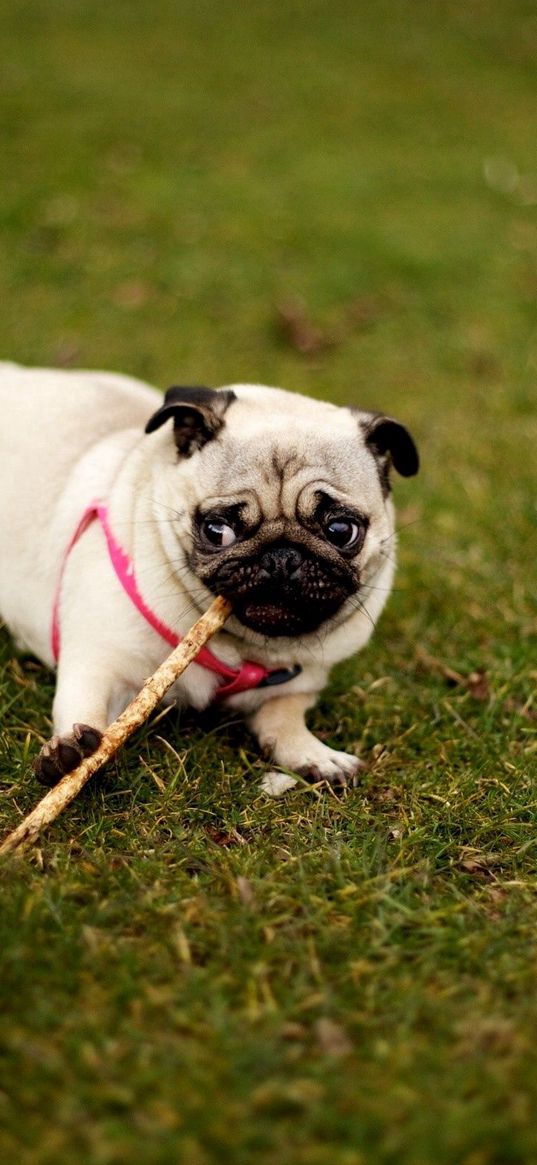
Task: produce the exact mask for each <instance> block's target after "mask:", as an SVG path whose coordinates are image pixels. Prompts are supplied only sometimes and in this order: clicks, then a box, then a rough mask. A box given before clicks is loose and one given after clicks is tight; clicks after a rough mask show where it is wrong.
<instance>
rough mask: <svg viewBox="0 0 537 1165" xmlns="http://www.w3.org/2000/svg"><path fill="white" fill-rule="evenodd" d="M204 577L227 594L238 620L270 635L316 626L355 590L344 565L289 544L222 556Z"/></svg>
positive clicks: (292, 633)
mask: <svg viewBox="0 0 537 1165" xmlns="http://www.w3.org/2000/svg"><path fill="white" fill-rule="evenodd" d="M204 581H205V583H206V585H207V586H208V587H209V588H210V589H211V590H212V591H214V592H215V593H217V594H220V595H223V596H224V598H226V599H229V601H230V602H231V604H232V606H233V612H234V614H235V616H236V618H238V619H239V620H240V622H241V623H244V625H245V626H246V627H249V628H251V629H252V630H253V631H257V632H259V633H260V634H262V635H268V636H271V637H276V636H287V635H289V636H295V635H303V634H305V633H306V632H308V631H315V630H317V628H318V627H320V626H321V625H322V624H323V623H324V622H325V621H326V620H327V619H329V618H331V617H332V616H334V615H335V614H336V613H337V612H338V611H339V609H340V607H341V606H342V604H343V603H344V602H345V600H346V599H347V598H348V597H349V595H351V594H353V593H354V592H355V591H356V589H357V588H356V580H355V578H354V576H353V574H352V573H351V570H350V568H349V567H347V566H346V564H342V566H341V567H339V565H337V564H335V563H333V562H327V561H325V560H324V559H320V558H316V559H314V558H313V557H311V556H310V555H309V554H308V553H307V551H305V550H304V548H303V547H302V546H297V545H293V544H290V543H288V544H287V543H283V544H273V545H271V546H268V547H266V548H265V550H264V551H263V552H262V553H261V554H259V555H258V556H256V557H255V558H251V559H247V558H239V557H238V556H237V557H232V556H231V557H228V558H227V559H226V561H225V562H221V563H220V564H219V565H218V566H217V567H216V568H215V569H214V570H213V571H211V573H210V574H209V575H207V576H206V577H205V579H204Z"/></svg>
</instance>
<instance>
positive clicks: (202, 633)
mask: <svg viewBox="0 0 537 1165" xmlns="http://www.w3.org/2000/svg"><path fill="white" fill-rule="evenodd" d="M230 614H231V604H230V603H228V602H227V600H226V599H222V598H221V597H220V596H219V597H218V598H216V599H215V600H214V602H213V603H211V606H210V607H209V610H208V611H206V612H205V614H204V615H202V616H201V619H198V621H197V623H195V624H194V626H193V627H192V628H191V630H190V631H189V632H188V634H187V635H185V637H184V639H182V640H181V642H180V644H179V645H178V647H175V648H174V650H173V651H172V652H171V654H170V655H169V656H168V657H167V659H165V660H164V663H162V664H161V665H160V667H159V668H157V670H156V672H154V673H153V675H152V676H149V679H147V680H146V681H145V684H144V686H143V688H142V690H141V691H140V692H139V693H138V695H137V696H136V697H135V699H134V700H132V701H131V703H130V704H129V705H128V707H127V708H125V711H124V712H122V713H121V716H118V718H117V720H114V722H113V724H110V726H109V727H108V728H107V729H106V732H105V733H104V735H103V738H102V740H101V743H100V744H99V747H98V748H97V749H96V750H95V752H93V753H92V754H91V756H88V757H86V758H85V759H84V760H83V761H82V762H81V763H80V764H79V765H78V767H77V768H76V769H73V771H72V772H71V773H67V775H66V776H65V777H62V779H61V781H59V782H58V784H57V785H55V786H54V788H53V789H51V790H50V792H49V793H47V795H46V797H43V799H42V801H40V802H39V804H38V805H36V807H35V809H33V810H32V812H31V813H29V814H28V816H27V817H25V818H24V821H21V823H20V825H18V826H17V828H16V829H14V830H13V832H12V833H10V834H9V835H8V837H6V839H5V841H4V842H3V843H2V845H1V846H0V855H2V854H9V853H13V852H15V851H16V850H18V849H21V848H23V847H25V846H29V845H31V844H32V842H34V841H35V839H36V837H37V835H38V834H39V833H40V831H41V830H42V829H45V828H46V826H47V825H50V823H51V822H52V821H54V820H55V818H56V817H58V816H59V814H60V813H61V812H62V810H63V809H65V808H66V806H67V805H69V804H70V803H71V801H74V799H75V797H76V796H77V794H78V793H79V792H80V790H81V789H82V788H83V786H84V785H85V784H86V782H87V781H89V779H90V777H91V776H93V773H95V772H96V771H97V769H100V768H101V767H102V765H104V764H105V763H106V761H108V760H110V757H112V756H113V755H114V753H115V752H117V750H118V748H120V747H121V745H122V744H124V743H125V741H126V740H128V738H129V736H130V735H131V733H133V732H134V731H135V729H136V728H139V727H140V725H141V724H143V723H144V722H145V721H146V720H147V718H148V716H149V715H150V713H151V712H152V711H153V709H154V708H156V706H157V704H159V703H160V701H161V700H162V697H163V696H164V695H165V694H166V692H167V691H168V688H171V686H172V684H173V683H175V680H176V679H177V678H178V676H180V675H181V672H184V670H185V668H187V667H188V665H189V663H192V660H194V659H195V658H196V656H197V654H198V652H199V650H200V648H202V647H203V645H204V644H205V643H207V640H208V639H210V638H211V636H212V635H214V634H215V633H216V632H217V631H219V630H220V628H221V627H223V625H224V623H225V621H226V619H227V618H228V616H229V615H230Z"/></svg>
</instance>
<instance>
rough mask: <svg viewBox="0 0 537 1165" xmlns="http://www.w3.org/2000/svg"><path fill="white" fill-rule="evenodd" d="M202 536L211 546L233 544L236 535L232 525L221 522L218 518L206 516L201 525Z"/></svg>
mask: <svg viewBox="0 0 537 1165" xmlns="http://www.w3.org/2000/svg"><path fill="white" fill-rule="evenodd" d="M201 529H202V533H203V536H204V538H206V539H207V542H210V543H211V546H222V547H223V548H225V547H226V546H233V543H234V542H236V541H237V535H236V533H235V531H234V529H233V527H232V526H229V525H228V523H227V522H222V521H221V520H220V519H219V518H206V519H205V521H204V522H203V525H202V527H201Z"/></svg>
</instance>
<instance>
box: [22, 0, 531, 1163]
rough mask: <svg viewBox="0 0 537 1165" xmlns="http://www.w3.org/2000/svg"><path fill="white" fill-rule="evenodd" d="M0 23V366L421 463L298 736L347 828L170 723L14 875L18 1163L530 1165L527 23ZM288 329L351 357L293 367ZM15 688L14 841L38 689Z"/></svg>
mask: <svg viewBox="0 0 537 1165" xmlns="http://www.w3.org/2000/svg"><path fill="white" fill-rule="evenodd" d="M2 20H3V30H2V77H1V82H0V84H1V86H2V96H1V101H0V122H1V127H0V133H1V140H2V165H1V168H0V190H1V194H0V214H1V215H2V219H3V223H2V231H1V235H0V300H1V303H2V310H1V312H0V351H1V352H2V354H3V355H4V356H5V357H7V358H11V359H16V360H21V361H23V362H28V363H39V364H58V363H59V364H63V365H75V366H76V365H85V366H89V367H110V368H118V369H121V370H123V371H127V372H131V373H134V374H138V375H141V376H144V377H147V378H149V379H150V380H152V381H154V382H155V383H157V384H161V385H162V386H163V387H166V386H167V385H168V384H169V383H172V382H181V381H183V382H184V383H189V382H193V383H203V382H205V383H209V384H222V383H226V382H229V381H232V380H237V379H241V378H245V379H253V380H259V381H264V382H267V383H277V384H282V385H284V386H286V387H290V388H292V389H296V390H299V391H305V392H307V393H311V394H313V395H318V396H321V397H329V398H331V399H333V400H335V401H336V402H352V403H360V404H362V405H364V406H365V407H381V408H384V409H386V410H387V411H390V412H392V413H393V414H394V415H396V416H399V417H401V419H402V420H404V421H405V422H406V423H408V425H409V427H410V428H411V430H412V431H413V432H414V433H415V435H416V437H417V439H418V442H419V445H420V448H421V451H422V456H423V473H422V475H421V476H420V478H418V479H417V480H416V481H412V482H399V483H398V484H397V490H396V497H397V501H398V506H399V514H400V524H401V536H400V544H401V564H400V568H399V573H398V578H397V589H396V591H395V592H394V594H393V596H392V598H391V600H390V604H389V607H388V609H387V611H386V613H385V614H384V616H383V618H382V621H381V624H380V626H379V628H378V631H377V634H376V636H375V638H374V640H373V641H372V643H371V645H370V646H369V647H368V649H367V650H366V651H365V652H364V653H363V654H362V655H361V656H359V657H357V658H356V659H355V660H352V661H348V662H347V663H346V664H345V665H343V666H341V667H340V668H339V669H337V670H336V672H335V674H334V676H333V680H332V683H331V686H330V688H329V689H328V690H327V692H326V693H325V694H324V696H323V698H322V701H321V703H320V704H319V706H318V708H317V709H316V710H315V712H314V713H313V715H312V718H311V719H312V725H313V726H314V727H315V729H316V730H317V731H318V732H320V733H321V734H322V735H323V736H326V738H327V739H329V740H331V741H333V742H334V743H335V744H336V746H337V747H341V748H345V747H346V748H349V747H351V748H352V747H355V746H356V745H358V746H359V747H360V749H361V752H362V755H363V756H364V757H365V758H367V759H368V761H369V763H370V767H369V770H368V771H367V773H366V774H365V775H364V777H363V780H362V781H361V784H360V787H359V788H358V789H357V790H355V791H354V792H352V793H349V794H348V795H347V796H345V797H343V798H339V799H338V798H336V797H335V796H333V795H330V794H328V795H324V796H320V795H319V794H318V793H317V791H315V790H308V789H303V788H298V789H296V790H295V791H293V792H292V793H290V794H288V795H287V797H286V798H284V799H283V800H280V801H269V800H267V799H265V798H264V797H263V796H261V795H260V793H259V781H260V777H261V775H262V771H263V766H262V763H261V761H260V759H259V757H258V755H257V753H256V750H255V747H254V745H253V742H252V741H251V740H250V738H249V737H248V734H247V733H246V730H245V729H244V727H243V725H242V723H241V721H240V720H237V719H234V718H233V717H231V716H230V715H227V716H226V714H224V716H223V717H222V716H221V717H220V718H219V717H218V716H217V715H216V714H211V715H208V716H206V717H205V719H204V721H203V722H200V721H199V720H197V719H196V718H195V717H194V716H193V715H190V714H189V715H185V716H183V717H182V719H181V722H179V721H178V719H177V718H176V717H174V715H173V714H169V715H167V716H166V717H164V719H162V720H161V721H160V722H159V723H158V724H154V725H153V726H149V727H146V729H145V730H144V731H143V732H141V733H140V735H139V736H138V737H137V738H136V739H135V740H134V741H132V742H131V743H130V744H129V746H128V748H126V750H125V751H124V753H123V755H122V756H121V758H120V759H119V761H118V762H117V766H116V767H115V768H114V769H111V770H110V771H108V772H107V773H106V774H105V775H103V776H102V777H101V778H100V779H99V780H96V781H95V783H94V785H93V787H92V788H91V789H88V790H86V792H85V793H84V794H83V795H82V796H80V798H79V799H78V801H77V802H76V803H75V804H74V805H73V806H72V808H71V809H70V810H69V811H68V812H66V813H65V815H64V816H63V818H61V819H60V820H59V821H58V822H57V823H56V824H55V826H54V827H53V828H52V829H51V830H50V831H49V833H48V834H47V835H46V836H45V837H43V839H42V841H41V843H40V845H39V846H38V847H37V848H36V850H35V852H34V853H33V855H32V856H31V857H29V858H27V859H25V860H24V861H22V862H20V861H12V862H9V863H5V864H4V866H3V868H2V871H1V874H2V878H1V896H2V910H1V922H0V943H1V948H2V965H3V969H2V976H1V982H2V986H1V992H2V1003H3V1018H2V1024H1V1036H0V1038H1V1041H2V1045H3V1055H2V1059H1V1061H0V1064H1V1067H0V1151H1V1154H2V1159H3V1160H4V1161H6V1162H9V1163H11V1162H15V1161H16V1162H20V1163H21V1165H57V1163H63V1162H70V1161H75V1160H76V1161H78V1162H81V1163H83V1165H116V1163H117V1165H124V1163H125V1162H128V1163H129V1165H130V1163H131V1162H132V1163H134V1162H135V1163H136V1165H168V1163H169V1165H176V1163H178V1165H212V1163H213V1162H214V1163H218V1165H227V1163H229V1165H244V1163H250V1162H254V1161H255V1162H256V1165H257V1163H258V1165H273V1163H274V1165H295V1163H296V1165H370V1163H371V1165H377V1163H379V1165H392V1163H393V1165H431V1163H432V1162H434V1163H435V1165H507V1163H520V1165H522V1163H524V1165H527V1163H531V1162H537V1127H536V1124H535V1108H536V1104H537V1056H536V1053H535V1030H536V1025H537V1002H536V1000H537V991H536V987H537V971H536V967H537V898H536V890H537V878H536V868H537V796H536V791H535V777H536V775H537V774H536V769H537V764H536V760H537V734H536V731H535V728H536V721H535V713H536V709H535V704H534V703H532V699H533V693H534V691H535V684H536V679H537V658H536V652H535V643H536V635H535V631H536V614H537V611H536V606H537V605H536V595H535V558H536V550H537V545H536V527H537V509H536V490H535V484H536V472H535V471H536V456H535V449H536V445H537V422H536V410H535V378H536V370H537V338H536V337H537V330H536V311H535V298H536V296H535V293H536V289H537V224H536V219H535V214H536V210H535V203H536V199H537V170H536V159H535V126H534V118H533V117H532V110H533V109H534V104H535V81H534V76H533V75H532V70H533V67H534V58H535V49H536V47H537V25H536V21H535V10H534V5H533V4H531V3H529V2H526V0H496V2H490V3H487V2H486V0H480V2H479V3H472V4H470V3H467V2H463V0H443V2H440V0H428V2H425V0H391V2H390V3H389V2H388V0H380V2H379V3H376V4H370V3H365V0H353V2H351V0H348V2H347V0H331V2H328V0H310V2H306V0H271V2H270V3H262V2H261V0H249V3H248V4H245V5H237V4H231V3H228V2H227V0H222V2H221V3H216V0H196V2H195V0H183V2H177V3H175V4H174V3H172V2H171V0H161V2H160V3H159V4H158V5H155V6H152V5H144V4H142V3H141V2H140V0H134V2H130V3H127V2H126V0H116V2H115V3H114V4H113V5H109V4H107V3H104V0H94V3H92V4H91V5H90V4H87V3H85V2H83V0H69V2H64V3H60V2H59V0H48V2H47V3H46V4H45V3H44V2H43V0H35V2H34V3H32V4H29V3H24V2H23V0H11V2H10V3H8V4H7V5H5V6H4V9H3V16H2ZM498 159H499V160H500V161H501V165H499V163H498ZM491 160H492V162H491ZM506 164H507V166H506ZM502 174H503V177H502ZM505 174H507V178H505ZM498 175H499V177H498ZM298 296H299V297H302V299H303V300H304V302H305V303H306V305H307V311H308V313H309V315H310V316H311V318H312V319H313V321H314V322H315V324H316V325H317V326H319V327H320V328H321V329H325V330H334V329H335V330H337V329H340V331H341V335H342V339H341V342H340V343H339V344H337V345H335V346H333V347H330V348H327V349H325V350H320V351H319V352H314V353H311V354H310V355H309V356H303V355H300V353H299V352H297V351H295V350H294V349H293V348H292V347H291V346H290V345H289V344H286V343H285V341H284V340H283V339H282V336H281V335H280V333H279V331H278V324H277V318H278V317H277V308H278V305H281V303H282V302H284V301H286V300H288V299H290V298H291V299H292V298H293V297H298ZM357 302H358V303H359V304H360V305H361V306H362V308H364V310H365V315H367V314H368V311H369V309H370V308H371V305H373V307H372V310H371V311H369V314H370V318H369V320H368V321H367V320H366V321H362V323H361V324H360V323H357V322H355V323H354V324H353V325H352V326H348V323H347V321H348V316H349V309H350V306H351V305H352V304H356V303H357ZM38 423H39V418H36V424H38ZM0 569H1V566H0ZM0 663H1V672H0V783H1V786H2V791H3V798H2V813H1V817H2V825H3V828H5V830H7V829H8V828H9V827H11V826H13V825H15V824H16V823H17V822H18V821H19V819H20V816H21V814H22V813H23V812H25V811H27V810H29V809H30V807H31V806H32V805H33V804H34V803H35V801H36V799H37V797H38V795H39V790H38V789H37V788H36V786H35V784H34V781H33V779H32V776H31V773H30V768H29V759H30V758H31V756H32V755H33V754H34V752H35V751H36V749H37V748H38V747H39V743H40V742H41V741H42V740H43V739H45V738H46V737H47V736H48V735H49V733H50V707H51V698H52V692H53V678H52V677H51V676H50V675H49V674H47V673H46V672H45V670H44V669H42V668H41V667H40V666H39V665H38V664H36V662H35V661H32V660H30V659H28V658H26V657H23V658H21V657H19V658H16V657H14V651H13V647H12V644H11V642H10V640H9V637H8V635H7V633H6V632H5V631H4V632H1V633H0ZM446 668H451V669H454V670H455V671H457V672H459V673H460V674H461V676H462V677H468V676H469V675H470V674H471V673H472V672H474V671H476V670H479V669H481V670H483V671H484V672H485V683H484V684H482V685H481V691H479V688H477V689H476V687H475V685H473V684H470V685H468V684H467V683H459V684H453V683H450V682H449V681H448V679H446V675H445V669H446ZM479 695H481V697H484V698H481V699H478V698H476V697H477V696H479Z"/></svg>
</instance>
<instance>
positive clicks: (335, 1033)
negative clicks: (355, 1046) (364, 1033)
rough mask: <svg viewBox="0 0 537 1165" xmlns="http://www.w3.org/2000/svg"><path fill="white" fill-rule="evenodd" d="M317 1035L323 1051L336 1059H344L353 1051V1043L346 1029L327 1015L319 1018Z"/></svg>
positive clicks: (316, 1028)
mask: <svg viewBox="0 0 537 1165" xmlns="http://www.w3.org/2000/svg"><path fill="white" fill-rule="evenodd" d="M315 1035H316V1036H317V1041H318V1044H319V1047H320V1049H321V1051H322V1052H324V1054H325V1055H326V1056H331V1057H332V1059H334V1060H342V1059H343V1058H344V1057H345V1056H349V1055H350V1054H351V1052H352V1043H351V1041H350V1039H349V1037H348V1035H347V1033H346V1031H345V1029H344V1028H343V1027H342V1026H341V1024H339V1023H335V1021H334V1020H333V1019H329V1018H328V1016H326V1015H323V1016H321V1018H320V1019H318V1020H317V1022H316V1024H315Z"/></svg>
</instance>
